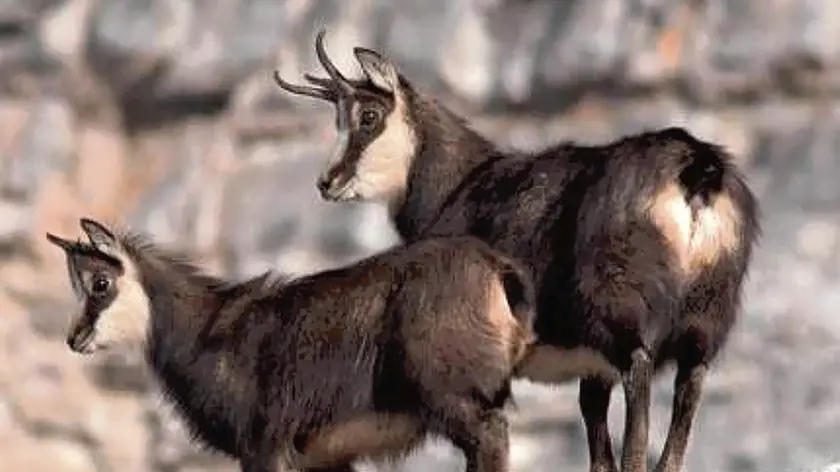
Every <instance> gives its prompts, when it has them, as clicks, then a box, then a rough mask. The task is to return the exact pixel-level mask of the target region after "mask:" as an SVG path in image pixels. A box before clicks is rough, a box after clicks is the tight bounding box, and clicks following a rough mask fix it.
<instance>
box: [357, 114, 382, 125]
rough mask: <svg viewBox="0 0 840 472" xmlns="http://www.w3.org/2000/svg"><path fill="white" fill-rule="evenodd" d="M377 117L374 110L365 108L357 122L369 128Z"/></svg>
mask: <svg viewBox="0 0 840 472" xmlns="http://www.w3.org/2000/svg"><path fill="white" fill-rule="evenodd" d="M377 119H379V113H377V112H376V111H374V110H365V111H363V112H362V117H361V119H360V120H359V124H360V125H361V126H362V127H363V128H370V127H371V126H373V125H374V124H376V120H377Z"/></svg>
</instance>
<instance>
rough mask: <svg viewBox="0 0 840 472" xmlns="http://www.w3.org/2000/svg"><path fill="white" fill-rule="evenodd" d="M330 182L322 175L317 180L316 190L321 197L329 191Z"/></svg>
mask: <svg viewBox="0 0 840 472" xmlns="http://www.w3.org/2000/svg"><path fill="white" fill-rule="evenodd" d="M330 181H331V179H330V178H329V177H326V176H323V175H322V176H321V177H319V178H318V190H319V191H320V192H321V194H322V195H326V193H327V190H329V189H330Z"/></svg>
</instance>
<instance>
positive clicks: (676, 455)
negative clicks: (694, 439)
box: [655, 364, 707, 472]
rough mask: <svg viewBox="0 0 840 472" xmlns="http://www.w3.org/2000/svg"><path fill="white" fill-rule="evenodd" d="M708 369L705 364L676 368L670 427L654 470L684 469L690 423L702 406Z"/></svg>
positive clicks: (674, 470) (675, 470) (663, 471)
mask: <svg viewBox="0 0 840 472" xmlns="http://www.w3.org/2000/svg"><path fill="white" fill-rule="evenodd" d="M706 370H707V367H706V365H705V364H700V365H693V366H685V365H680V366H678V367H677V377H676V380H675V381H674V403H673V406H672V408H671V426H670V427H669V428H668V438H667V439H666V440H665V447H664V448H663V450H662V456H661V457H660V458H659V462H658V463H657V464H656V469H655V472H679V471H680V469H681V468H682V465H683V460H684V459H685V451H686V446H687V445H688V438H689V436H690V434H691V426H692V424H693V423H694V416H695V414H696V413H697V407H698V406H699V405H700V395H701V393H702V390H703V381H704V379H705V377H706Z"/></svg>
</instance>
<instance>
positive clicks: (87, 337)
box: [67, 325, 95, 354]
mask: <svg viewBox="0 0 840 472" xmlns="http://www.w3.org/2000/svg"><path fill="white" fill-rule="evenodd" d="M93 338H94V331H93V328H91V327H89V326H86V325H77V326H74V327H73V328H72V329H71V330H70V333H69V334H68V335H67V346H68V347H70V349H71V350H72V351H73V352H76V353H79V354H90V353H92V352H93V351H94V350H95V349H94V345H93Z"/></svg>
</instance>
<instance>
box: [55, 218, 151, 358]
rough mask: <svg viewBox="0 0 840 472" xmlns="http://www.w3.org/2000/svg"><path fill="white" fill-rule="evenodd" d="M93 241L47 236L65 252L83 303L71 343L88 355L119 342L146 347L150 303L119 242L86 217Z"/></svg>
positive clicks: (73, 322)
mask: <svg viewBox="0 0 840 472" xmlns="http://www.w3.org/2000/svg"><path fill="white" fill-rule="evenodd" d="M79 221H80V225H81V227H82V230H83V231H84V232H85V234H86V235H87V237H88V239H89V242H83V241H81V240H79V241H71V240H68V239H64V238H60V237H58V236H55V235H53V234H50V233H47V240H48V241H49V242H51V243H53V244H55V245H56V246H58V247H60V248H61V249H63V250H64V253H65V255H66V256H67V270H68V273H69V276H70V282H71V285H72V288H73V292H74V293H75V295H76V298H77V299H78V301H79V303H80V307H79V310H78V312H77V313H76V314H74V315H73V316H72V319H71V324H70V328H69V331H68V333H67V345H68V346H69V347H70V349H72V350H73V351H75V352H78V353H83V354H90V353H92V352H94V351H96V350H98V349H104V348H108V347H111V346H113V345H115V344H129V343H142V342H144V341H145V340H146V333H147V329H148V326H149V300H148V297H147V295H146V292H145V290H144V289H143V287H142V285H141V283H140V280H139V278H138V276H137V271H136V269H135V267H134V265H133V263H132V261H131V259H130V258H129V257H128V255H127V254H126V252H125V251H124V249H123V247H122V245H121V243H120V240H119V238H117V237H116V236H115V235H114V233H112V232H111V231H110V230H108V229H107V228H106V227H105V226H104V225H102V224H101V223H98V222H96V221H94V220H91V219H88V218H82V219H81V220H79Z"/></svg>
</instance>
